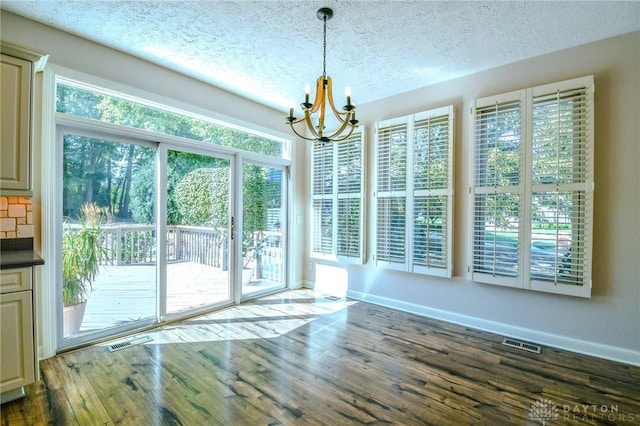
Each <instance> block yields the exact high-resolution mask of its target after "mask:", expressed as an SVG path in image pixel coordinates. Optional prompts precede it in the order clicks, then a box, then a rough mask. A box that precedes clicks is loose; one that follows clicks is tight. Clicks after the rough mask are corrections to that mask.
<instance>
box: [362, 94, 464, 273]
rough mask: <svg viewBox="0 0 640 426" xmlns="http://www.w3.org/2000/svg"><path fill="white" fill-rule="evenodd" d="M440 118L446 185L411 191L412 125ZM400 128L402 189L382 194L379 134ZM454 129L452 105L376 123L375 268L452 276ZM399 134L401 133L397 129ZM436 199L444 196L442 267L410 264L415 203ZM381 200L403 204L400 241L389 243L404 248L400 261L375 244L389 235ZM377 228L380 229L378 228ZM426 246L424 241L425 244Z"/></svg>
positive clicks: (412, 161)
mask: <svg viewBox="0 0 640 426" xmlns="http://www.w3.org/2000/svg"><path fill="white" fill-rule="evenodd" d="M442 117H446V120H447V124H448V135H447V136H448V137H447V142H446V143H447V146H446V152H447V171H446V183H445V187H444V188H438V189H415V187H414V182H415V174H414V166H415V155H414V137H415V130H416V126H415V124H416V123H419V122H421V121H423V120H430V119H442ZM397 126H400V129H401V128H402V127H405V128H406V130H404V131H406V134H405V141H406V143H405V145H404V149H405V152H404V153H403V154H404V155H406V164H405V171H404V172H405V182H404V188H403V189H402V190H390V191H384V190H381V188H380V187H379V183H380V182H381V179H382V178H381V173H385V172H386V170H382V167H381V157H380V156H381V153H380V137H381V136H380V135H381V132H382V131H384V130H385V129H389V128H392V127H397ZM454 129H455V113H454V107H453V105H449V106H444V107H440V108H435V109H432V110H428V111H423V112H420V113H416V114H412V115H408V116H405V117H399V118H395V119H390V120H384V121H380V122H378V123H376V145H375V151H376V152H375V170H376V172H375V179H376V181H375V182H374V192H373V196H374V202H373V210H374V214H373V217H374V220H375V224H374V226H373V229H374V231H375V239H374V250H373V260H374V263H375V266H376V267H379V268H385V269H392V270H398V271H405V272H411V273H416V274H422V275H432V276H439V277H448V278H450V277H451V276H452V273H453V196H454V191H453V188H454V182H453V177H454V160H453V159H454ZM400 132H401V133H402V132H403V130H400ZM432 196H439V197H445V198H446V202H445V203H444V204H445V205H446V209H447V211H446V213H445V214H444V220H445V221H446V224H443V232H444V233H446V235H444V236H443V238H444V241H443V245H444V254H443V255H442V259H443V261H444V265H438V266H435V265H423V264H419V263H417V262H415V261H414V251H415V250H416V241H414V240H415V238H414V231H415V223H414V217H415V209H416V200H418V199H419V198H420V197H432ZM383 199H388V200H392V199H396V200H399V201H402V202H404V209H405V214H404V235H403V238H402V239H401V240H400V239H398V240H397V241H394V242H392V244H393V245H394V246H395V247H396V248H397V247H403V248H404V256H403V258H402V259H390V256H383V255H382V254H381V251H379V250H383V247H381V246H380V244H379V239H385V240H386V239H388V238H389V237H390V235H386V234H385V232H386V231H385V229H386V227H387V226H386V223H385V222H384V221H382V220H381V218H380V217H379V215H380V214H382V212H381V211H380V205H379V203H380V202H381V200H383ZM379 227H380V229H379ZM426 244H427V245H428V242H427V243H426Z"/></svg>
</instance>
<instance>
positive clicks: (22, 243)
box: [0, 238, 44, 269]
mask: <svg viewBox="0 0 640 426" xmlns="http://www.w3.org/2000/svg"><path fill="white" fill-rule="evenodd" d="M36 265H44V259H42V258H41V257H40V255H39V254H38V253H36V252H35V251H34V250H33V238H9V239H3V240H0V269H11V268H26V267H30V266H36Z"/></svg>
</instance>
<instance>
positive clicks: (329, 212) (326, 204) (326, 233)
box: [313, 199, 333, 254]
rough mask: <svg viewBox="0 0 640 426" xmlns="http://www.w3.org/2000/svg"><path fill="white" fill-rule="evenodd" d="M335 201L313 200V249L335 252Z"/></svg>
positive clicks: (315, 250)
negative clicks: (333, 242)
mask: <svg viewBox="0 0 640 426" xmlns="http://www.w3.org/2000/svg"><path fill="white" fill-rule="evenodd" d="M332 220H333V201H332V200H323V199H316V200H313V251H314V252H315V253H324V254H332V253H333V244H332V243H331V242H332V241H333V222H332Z"/></svg>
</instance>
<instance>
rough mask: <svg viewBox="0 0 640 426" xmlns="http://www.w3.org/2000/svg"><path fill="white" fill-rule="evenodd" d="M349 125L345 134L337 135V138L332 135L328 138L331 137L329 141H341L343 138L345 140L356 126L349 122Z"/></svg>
mask: <svg viewBox="0 0 640 426" xmlns="http://www.w3.org/2000/svg"><path fill="white" fill-rule="evenodd" d="M349 126H350V129H349V132H348V133H347V134H346V135H344V136H341V137H339V138H337V139H334V138H333V136H332V137H331V138H330V139H331V141H332V142H342V141H343V140H345V139H347V138H348V137H349V136H351V134H352V133H353V131H354V130H355V129H356V126H355V125H354V124H350V125H349ZM336 134H337V133H336Z"/></svg>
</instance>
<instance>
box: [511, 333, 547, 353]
mask: <svg viewBox="0 0 640 426" xmlns="http://www.w3.org/2000/svg"><path fill="white" fill-rule="evenodd" d="M502 344H503V345H505V346H511V347H512V348H518V349H522V350H523V351H528V352H533V353H534V354H539V353H540V350H541V348H540V346H538V345H534V344H533V343H527V342H521V341H520V340H515V339H509V338H508V337H507V338H505V339H504V340H503V341H502Z"/></svg>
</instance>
